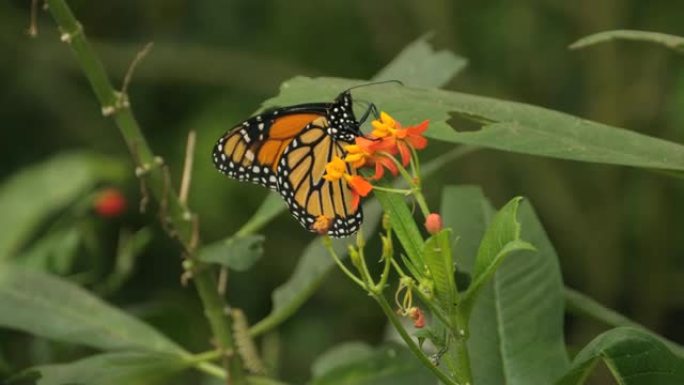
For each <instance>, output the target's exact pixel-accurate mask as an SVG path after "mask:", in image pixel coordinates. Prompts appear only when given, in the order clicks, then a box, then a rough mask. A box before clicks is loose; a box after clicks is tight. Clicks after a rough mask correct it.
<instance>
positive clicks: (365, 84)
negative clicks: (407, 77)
mask: <svg viewBox="0 0 684 385" xmlns="http://www.w3.org/2000/svg"><path fill="white" fill-rule="evenodd" d="M387 83H396V84H399V85H400V86H402V87H403V86H404V83H403V82H402V81H401V80H397V79H392V80H381V81H377V82H369V83H363V84H358V85H355V86H353V87H349V88H347V89H346V90H344V92H347V91H351V90H354V89H357V88H361V87H369V86H377V85H379V84H387Z"/></svg>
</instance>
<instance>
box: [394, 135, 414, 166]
mask: <svg viewBox="0 0 684 385" xmlns="http://www.w3.org/2000/svg"><path fill="white" fill-rule="evenodd" d="M397 148H398V149H399V155H401V164H403V165H404V167H406V166H408V164H409V162H410V161H411V150H409V148H408V146H407V145H406V143H404V142H403V141H399V142H397Z"/></svg>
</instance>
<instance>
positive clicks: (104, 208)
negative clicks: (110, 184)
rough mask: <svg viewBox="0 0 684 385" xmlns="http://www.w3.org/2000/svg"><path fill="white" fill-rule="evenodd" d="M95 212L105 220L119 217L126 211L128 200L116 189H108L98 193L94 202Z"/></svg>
mask: <svg viewBox="0 0 684 385" xmlns="http://www.w3.org/2000/svg"><path fill="white" fill-rule="evenodd" d="M93 208H94V209H95V212H96V213H97V214H98V215H99V216H101V217H105V218H113V217H118V216H119V215H121V214H122V213H123V212H124V211H125V210H126V198H125V197H124V196H123V194H122V193H121V191H119V190H117V189H115V188H106V189H103V190H101V191H99V192H98V193H97V195H96V196H95V199H94V201H93Z"/></svg>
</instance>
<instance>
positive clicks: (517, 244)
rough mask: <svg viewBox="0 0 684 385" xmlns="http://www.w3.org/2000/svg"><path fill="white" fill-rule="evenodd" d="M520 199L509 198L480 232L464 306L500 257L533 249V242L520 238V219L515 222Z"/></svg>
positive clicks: (484, 280)
mask: <svg viewBox="0 0 684 385" xmlns="http://www.w3.org/2000/svg"><path fill="white" fill-rule="evenodd" d="M521 201H522V198H520V197H517V198H513V199H511V201H510V202H508V203H507V204H506V205H505V206H504V207H503V208H502V209H501V210H499V212H498V213H496V215H494V217H493V218H492V221H491V223H490V225H489V227H488V228H487V231H485V233H484V236H483V238H482V242H480V247H479V249H478V251H477V256H476V257H475V266H474V267H473V274H472V279H473V282H472V284H471V285H470V287H469V288H468V292H467V293H466V298H465V300H466V301H469V303H467V305H466V306H467V307H468V308H469V307H470V306H472V301H473V300H474V299H475V297H476V296H477V293H478V291H479V290H480V288H482V285H484V283H485V282H487V281H488V280H489V279H490V278H491V277H492V275H494V273H495V272H496V269H497V268H498V267H499V265H501V263H502V262H503V261H504V258H506V257H507V256H508V255H510V254H511V253H514V252H516V251H524V250H530V251H533V250H535V249H534V246H533V245H531V244H529V243H527V242H525V241H523V240H521V239H520V223H518V218H517V216H518V206H519V205H520V202H521Z"/></svg>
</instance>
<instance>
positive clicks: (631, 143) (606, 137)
mask: <svg viewBox="0 0 684 385" xmlns="http://www.w3.org/2000/svg"><path fill="white" fill-rule="evenodd" d="M361 83H364V82H363V81H359V80H350V79H338V78H316V79H311V78H305V77H296V78H294V79H291V80H288V81H287V82H285V83H283V85H282V87H281V90H280V94H279V95H278V96H277V97H275V98H272V99H270V100H268V101H266V102H265V103H264V105H265V106H266V107H268V106H271V105H287V104H293V103H297V102H298V101H301V100H331V99H332V98H334V97H335V95H337V94H338V93H339V92H340V91H341V90H345V89H347V88H349V87H352V86H354V85H358V84H361ZM354 94H355V96H357V97H358V98H361V99H365V100H369V101H372V102H373V103H375V104H376V105H377V106H378V108H379V109H381V110H383V111H387V112H389V113H390V114H391V115H392V116H394V117H395V118H397V120H399V121H400V122H402V123H403V124H405V125H410V124H416V123H418V122H422V121H423V120H425V119H428V120H430V127H429V129H428V130H427V131H426V132H425V135H426V136H428V137H430V138H432V139H435V140H440V141H445V142H450V143H460V144H469V145H473V146H481V147H486V148H494V149H498V150H504V151H512V152H518V153H523V154H530V155H538V156H547V157H552V158H560V159H568V160H577V161H583V162H595V163H605V164H614V165H623V166H633V167H643V168H656V169H664V170H676V171H684V146H683V145H681V144H678V143H674V142H669V141H666V140H662V139H658V138H654V137H651V136H647V135H643V134H639V133H637V132H633V131H628V130H625V129H621V128H617V127H612V126H609V125H606V124H601V123H597V122H592V121H589V120H586V119H581V118H578V117H575V116H572V115H568V114H565V113H562V112H557V111H552V110H549V109H546V108H542V107H537V106H532V105H528V104H523V103H517V102H509V101H504V100H499V99H494V98H487V97H482V96H475V95H469V94H465V93H460V92H454V91H443V90H437V89H421V88H412V87H402V86H399V85H393V84H384V85H378V86H375V87H364V88H358V89H356V90H354ZM454 114H455V115H457V116H459V117H462V118H466V119H467V120H470V121H473V122H476V123H478V125H479V129H478V130H476V131H467V132H465V131H462V130H461V129H460V127H458V126H454V127H452V125H451V124H450V123H449V122H450V120H451V119H452V115H454Z"/></svg>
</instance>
